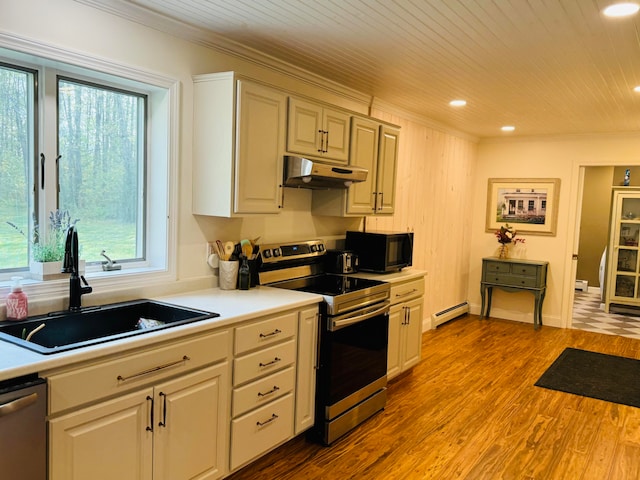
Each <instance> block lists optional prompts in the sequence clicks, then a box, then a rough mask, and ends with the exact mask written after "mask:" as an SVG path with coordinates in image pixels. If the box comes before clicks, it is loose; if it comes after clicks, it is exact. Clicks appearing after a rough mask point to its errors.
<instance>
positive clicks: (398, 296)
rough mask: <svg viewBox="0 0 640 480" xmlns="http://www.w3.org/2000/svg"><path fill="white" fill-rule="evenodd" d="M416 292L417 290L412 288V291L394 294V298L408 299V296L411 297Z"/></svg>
mask: <svg viewBox="0 0 640 480" xmlns="http://www.w3.org/2000/svg"><path fill="white" fill-rule="evenodd" d="M417 291H418V289H417V288H414V289H413V290H409V291H408V292H404V293H396V298H402V297H408V296H409V295H413V294H414V293H416V292H417Z"/></svg>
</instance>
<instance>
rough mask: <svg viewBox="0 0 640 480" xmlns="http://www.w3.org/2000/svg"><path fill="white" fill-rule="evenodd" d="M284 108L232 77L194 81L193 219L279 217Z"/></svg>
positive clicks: (267, 91)
mask: <svg viewBox="0 0 640 480" xmlns="http://www.w3.org/2000/svg"><path fill="white" fill-rule="evenodd" d="M286 102H287V97H286V95H284V94H283V93H281V92H279V91H278V90H275V89H272V88H270V87H267V86H264V85H260V84H258V83H255V82H252V81H248V80H246V79H242V78H239V77H237V76H236V75H235V74H234V73H233V72H224V73H219V74H210V75H199V76H196V77H194V125H193V205H192V211H193V213H195V214H199V215H212V216H219V217H236V216H243V215H250V214H268V213H279V211H280V208H281V207H282V164H283V158H284V149H285V135H286V132H285V129H286V105H287V103H286Z"/></svg>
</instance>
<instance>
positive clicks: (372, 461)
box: [229, 315, 640, 480]
mask: <svg viewBox="0 0 640 480" xmlns="http://www.w3.org/2000/svg"><path fill="white" fill-rule="evenodd" d="M565 347H575V348H582V349H585V350H592V351H598V352H603V353H610V354H616V355H621V356H626V357H632V358H640V340H636V339H631V338H625V337H618V336H612V335H604V334H599V333H592V332H586V331H580V330H571V329H558V328H553V327H543V328H542V329H541V330H539V331H534V330H533V328H532V326H531V325H529V324H523V323H519V322H510V321H505V320H493V319H492V320H488V321H487V320H479V318H478V317H477V316H474V315H468V316H464V317H461V318H459V319H456V320H454V321H452V322H449V323H448V324H445V325H442V326H440V327H438V328H437V329H436V330H430V331H427V332H425V333H424V334H423V341H422V361H421V362H420V364H419V365H418V366H417V367H415V368H414V369H413V370H412V371H411V372H410V373H407V374H404V375H402V376H400V377H399V378H397V379H394V380H393V381H392V382H390V385H389V392H388V393H389V398H388V402H387V406H386V408H385V410H384V411H382V412H380V413H378V414H377V415H375V416H374V417H372V418H371V419H369V420H368V421H367V422H365V423H364V424H362V425H360V426H359V427H358V428H357V429H356V430H354V431H352V432H350V433H349V434H348V435H347V436H345V437H343V438H341V439H340V440H338V441H336V442H335V443H334V444H333V445H332V446H331V447H322V446H320V445H315V444H312V443H309V442H307V441H306V440H305V438H304V435H302V436H299V437H297V438H295V439H293V440H291V441H290V442H288V443H287V444H285V445H283V446H281V447H280V448H278V449H277V450H275V451H273V452H271V453H270V454H268V455H266V456H265V457H263V458H261V459H260V460H258V461H256V462H254V463H253V464H251V465H249V466H247V467H245V468H244V469H243V470H240V471H239V472H237V473H236V474H234V475H232V476H231V477H229V478H231V479H233V480H240V479H252V480H261V479H264V480H267V479H268V480H274V479H278V480H280V479H296V480H298V479H329V478H330V479H341V480H343V479H361V478H362V479H364V478H366V479H385V480H392V479H454V478H462V479H492V480H493V479H518V480H521V479H544V480H550V479H563V480H564V479H572V480H573V479H585V480H591V479H593V480H605V479H611V480H625V479H638V478H640V409H638V408H633V407H627V406H623V405H617V404H614V403H608V402H604V401H601V400H595V399H591V398H586V397H580V396H576V395H571V394H566V393H561V392H556V391H551V390H546V389H543V388H539V387H535V386H534V383H535V382H536V380H537V379H538V378H539V377H540V375H542V373H543V372H544V371H545V370H546V369H547V367H548V366H549V365H550V364H551V363H552V362H553V361H554V360H555V359H556V357H557V356H558V355H559V354H560V353H561V352H562V351H563V350H564V348H565Z"/></svg>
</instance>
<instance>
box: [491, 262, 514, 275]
mask: <svg viewBox="0 0 640 480" xmlns="http://www.w3.org/2000/svg"><path fill="white" fill-rule="evenodd" d="M485 267H486V270H487V273H496V272H497V273H509V272H510V271H511V264H510V263H504V262H485Z"/></svg>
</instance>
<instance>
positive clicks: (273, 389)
mask: <svg viewBox="0 0 640 480" xmlns="http://www.w3.org/2000/svg"><path fill="white" fill-rule="evenodd" d="M278 390H280V387H278V386H277V385H274V386H273V388H272V389H271V390H269V391H268V392H265V393H262V392H258V396H259V397H266V396H267V395H271V394H272V393H276V392H277V391H278Z"/></svg>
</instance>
